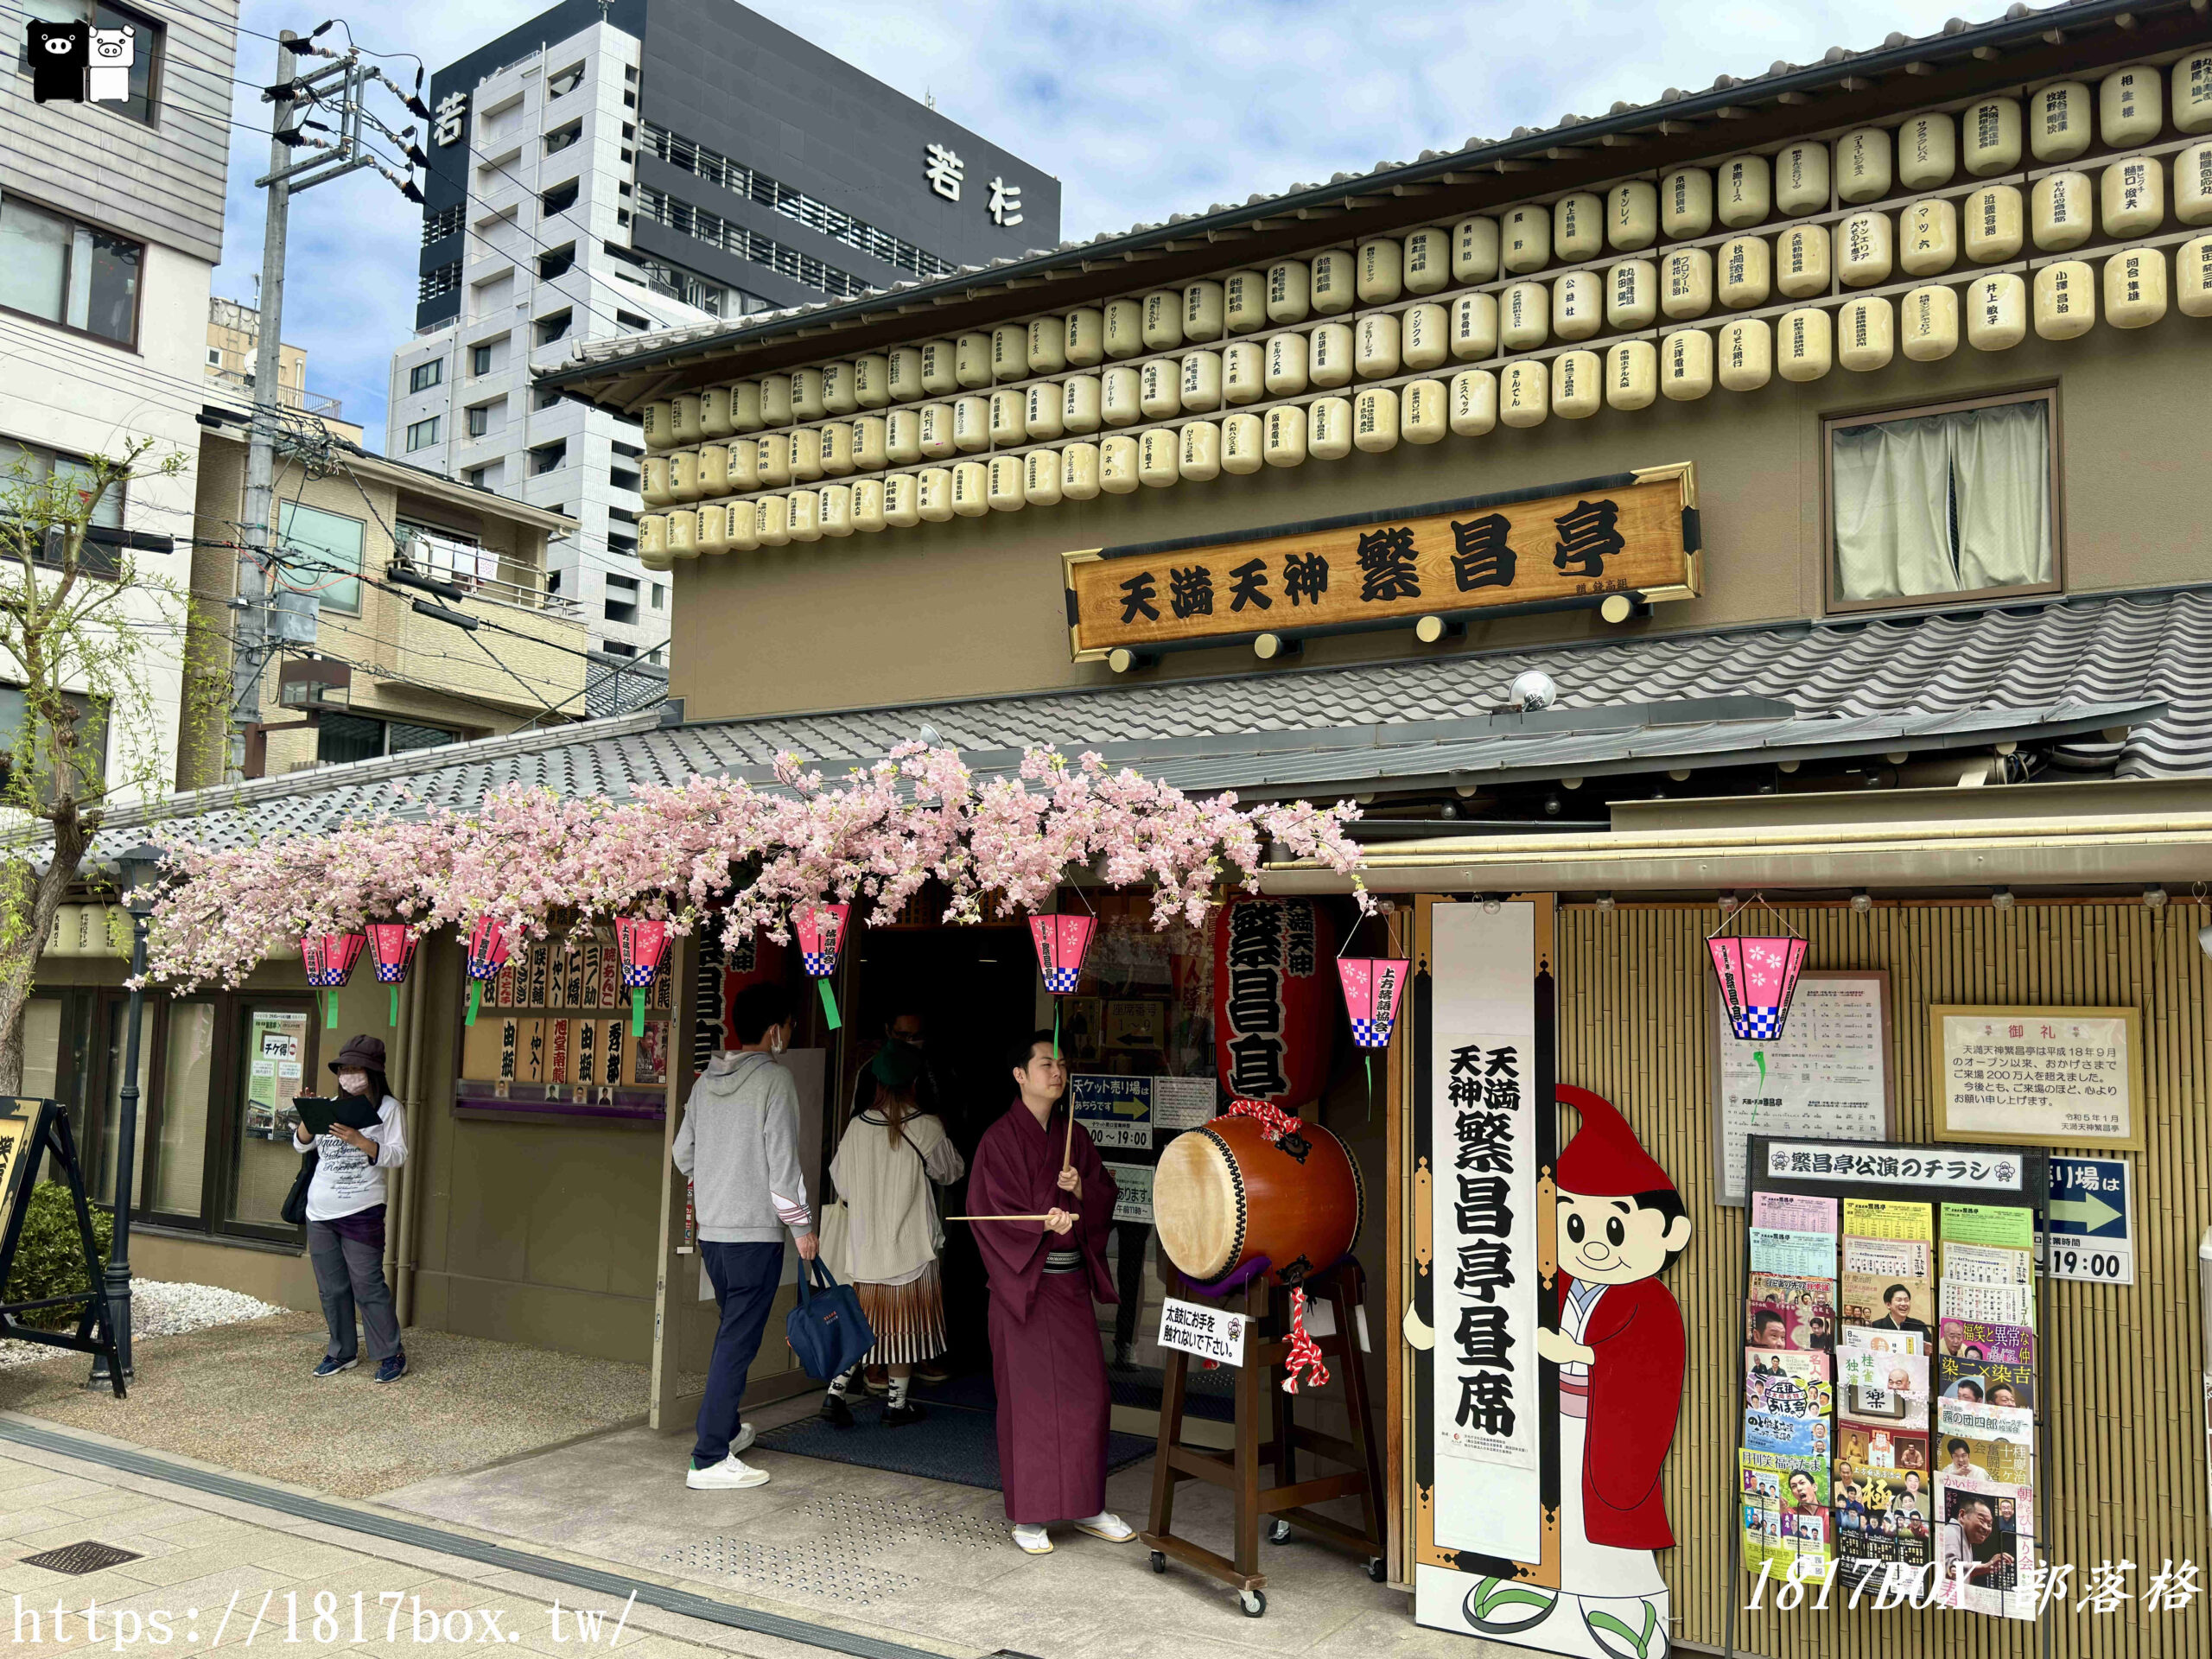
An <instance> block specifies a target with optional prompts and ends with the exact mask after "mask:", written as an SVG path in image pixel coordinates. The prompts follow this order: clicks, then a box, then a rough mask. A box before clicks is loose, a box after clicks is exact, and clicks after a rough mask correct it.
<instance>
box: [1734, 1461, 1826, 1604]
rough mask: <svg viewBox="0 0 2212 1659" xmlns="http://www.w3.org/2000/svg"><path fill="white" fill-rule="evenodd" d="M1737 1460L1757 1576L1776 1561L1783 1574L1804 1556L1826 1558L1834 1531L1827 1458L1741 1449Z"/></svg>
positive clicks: (1747, 1549) (1747, 1545)
mask: <svg viewBox="0 0 2212 1659" xmlns="http://www.w3.org/2000/svg"><path fill="white" fill-rule="evenodd" d="M1736 1459H1737V1465H1738V1469H1739V1470H1740V1471H1741V1481H1740V1484H1741V1489H1742V1490H1741V1497H1742V1503H1743V1529H1744V1565H1745V1567H1746V1568H1748V1569H1749V1570H1750V1571H1751V1573H1754V1574H1756V1573H1758V1570H1759V1567H1760V1566H1761V1564H1762V1563H1764V1562H1769V1561H1771V1562H1772V1563H1773V1564H1774V1571H1775V1572H1776V1573H1777V1574H1784V1573H1788V1572H1789V1567H1790V1564H1791V1563H1792V1562H1794V1561H1796V1560H1808V1561H1815V1562H1825V1561H1826V1560H1827V1559H1828V1557H1829V1547H1828V1538H1829V1533H1830V1529H1831V1519H1830V1516H1829V1511H1828V1502H1829V1491H1828V1465H1827V1459H1823V1458H1798V1457H1790V1456H1788V1455H1787V1454H1785V1453H1783V1452H1752V1451H1741V1450H1739V1451H1738V1452H1737V1453H1736Z"/></svg>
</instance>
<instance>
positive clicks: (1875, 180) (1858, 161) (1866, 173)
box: [1835, 127, 1896, 203]
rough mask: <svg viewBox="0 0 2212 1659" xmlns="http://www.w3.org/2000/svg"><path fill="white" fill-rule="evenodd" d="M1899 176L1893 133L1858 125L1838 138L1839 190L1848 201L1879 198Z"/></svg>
mask: <svg viewBox="0 0 2212 1659" xmlns="http://www.w3.org/2000/svg"><path fill="white" fill-rule="evenodd" d="M1895 176H1896V173H1895V168H1894V167H1893V165H1892V161H1891V141H1890V135H1889V134H1888V133H1887V132H1886V131H1885V130H1883V129H1881V128H1880V127H1858V128H1854V129H1853V130H1852V131H1849V132H1847V133H1845V134H1844V135H1843V137H1840V138H1839V139H1837V140H1836V141H1835V194H1836V196H1837V198H1838V199H1839V200H1843V201H1847V202H1853V203H1856V202H1861V201H1879V200H1881V199H1882V198H1883V197H1884V196H1886V195H1888V194H1890V184H1891V180H1892V179H1893V178H1894V177H1895Z"/></svg>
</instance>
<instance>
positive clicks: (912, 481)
mask: <svg viewBox="0 0 2212 1659" xmlns="http://www.w3.org/2000/svg"><path fill="white" fill-rule="evenodd" d="M883 522H884V523H885V524H887V525H888V526H889V527H890V528H892V529H893V530H912V528H913V527H914V526H915V525H916V524H920V523H921V522H922V481H921V480H920V479H918V477H916V476H915V475H914V474H912V473H893V474H892V475H891V476H890V477H889V478H887V479H885V480H883Z"/></svg>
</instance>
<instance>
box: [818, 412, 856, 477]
mask: <svg viewBox="0 0 2212 1659" xmlns="http://www.w3.org/2000/svg"><path fill="white" fill-rule="evenodd" d="M820 442H821V453H822V475H823V477H824V478H843V477H846V476H847V475H849V474H850V473H851V472H852V470H853V423H851V422H850V421H831V422H829V423H827V424H826V425H824V426H823V428H822V435H821V440H820Z"/></svg>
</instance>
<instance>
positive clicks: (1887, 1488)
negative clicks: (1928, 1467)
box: [1834, 1458, 1934, 1590]
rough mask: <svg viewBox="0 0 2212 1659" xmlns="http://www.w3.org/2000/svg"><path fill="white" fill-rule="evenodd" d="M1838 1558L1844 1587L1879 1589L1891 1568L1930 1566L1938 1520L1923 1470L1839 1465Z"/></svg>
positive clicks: (1836, 1475)
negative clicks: (1868, 1582) (1864, 1585)
mask: <svg viewBox="0 0 2212 1659" xmlns="http://www.w3.org/2000/svg"><path fill="white" fill-rule="evenodd" d="M1925 1487H1926V1481H1925V1478H1923V1476H1922V1474H1921V1473H1920V1471H1918V1470H1905V1471H1896V1470H1875V1471H1863V1470H1860V1469H1858V1468H1856V1467H1853V1468H1852V1469H1848V1470H1847V1469H1846V1467H1845V1466H1844V1461H1843V1459H1840V1458H1839V1459H1837V1460H1836V1465H1835V1473H1834V1489H1835V1554H1836V1561H1837V1568H1838V1576H1839V1578H1840V1580H1841V1584H1842V1586H1844V1587H1848V1588H1851V1589H1854V1590H1855V1589H1856V1588H1858V1586H1859V1584H1860V1583H1861V1582H1862V1581H1864V1580H1872V1581H1873V1584H1872V1585H1871V1586H1869V1587H1870V1588H1872V1587H1873V1586H1878V1584H1879V1583H1880V1581H1881V1580H1882V1579H1883V1578H1884V1577H1885V1575H1886V1573H1887V1570H1888V1568H1889V1567H1891V1566H1892V1565H1894V1566H1896V1567H1900V1568H1904V1569H1907V1570H1911V1569H1916V1568H1918V1567H1925V1566H1926V1565H1927V1564H1928V1562H1929V1559H1930V1558H1931V1556H1932V1554H1933V1543H1932V1532H1933V1522H1934V1515H1933V1511H1932V1500H1931V1499H1930V1498H1929V1495H1928V1493H1927V1491H1926V1490H1925Z"/></svg>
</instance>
